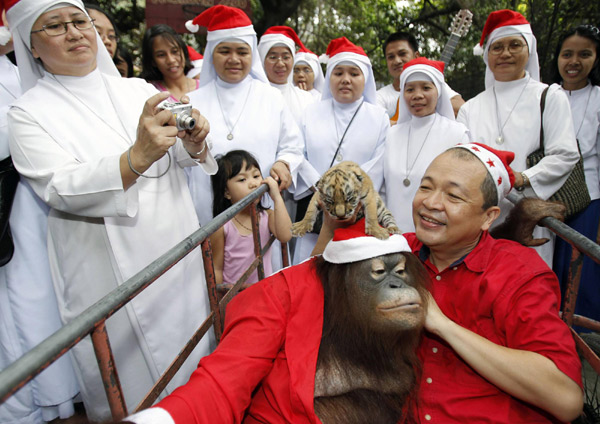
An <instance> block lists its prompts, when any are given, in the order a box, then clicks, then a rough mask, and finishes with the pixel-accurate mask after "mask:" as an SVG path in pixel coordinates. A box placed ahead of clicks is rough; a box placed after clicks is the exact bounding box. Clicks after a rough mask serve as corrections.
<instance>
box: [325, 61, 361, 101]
mask: <svg viewBox="0 0 600 424" xmlns="http://www.w3.org/2000/svg"><path fill="white" fill-rule="evenodd" d="M329 88H330V90H331V95H332V96H333V98H334V99H335V100H337V101H338V102H340V103H353V102H355V101H357V100H358V99H360V97H361V96H362V94H363V91H364V90H365V76H364V75H363V73H362V71H361V70H360V68H359V67H358V66H355V65H337V66H336V67H335V68H334V69H333V72H331V76H330V77H329Z"/></svg>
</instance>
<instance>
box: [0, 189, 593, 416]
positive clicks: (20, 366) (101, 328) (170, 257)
mask: <svg viewBox="0 0 600 424" xmlns="http://www.w3.org/2000/svg"><path fill="white" fill-rule="evenodd" d="M267 191H268V187H267V186H266V185H262V186H261V187H259V188H258V189H257V190H256V191H254V192H253V193H250V194H249V195H248V196H246V197H245V198H244V199H242V200H241V201H240V202H238V203H236V204H235V205H233V206H232V207H231V208H229V209H227V210H226V211H225V212H223V213H221V214H220V215H218V216H217V217H215V218H214V219H213V220H212V221H210V222H209V223H208V224H207V225H205V226H203V227H202V228H200V229H199V230H197V231H195V232H194V233H193V234H191V235H190V236H189V237H186V238H185V239H184V240H182V241H181V242H180V243H178V244H177V245H176V246H174V247H173V248H171V249H170V250H169V251H168V252H166V253H165V254H163V255H162V256H161V257H159V258H158V259H156V260H155V261H154V262H152V263H151V264H150V265H148V266H147V267H145V268H144V269H142V270H141V271H140V272H138V273H137V274H136V275H134V276H133V277H131V278H130V279H129V280H127V281H126V282H125V283H123V284H122V285H120V286H119V287H118V288H116V289H115V290H113V291H112V292H111V293H109V294H108V295H106V296H105V297H103V298H102V299H100V300H99V301H98V302H96V303H95V304H94V305H92V306H90V307H89V308H88V309H86V310H85V311H84V312H82V313H81V314H80V315H79V316H78V317H77V318H76V319H74V320H73V321H71V322H69V323H68V324H66V325H65V326H63V327H62V328H61V329H60V330H58V331H57V332H56V333H54V334H53V335H51V336H50V337H48V338H47V339H46V340H44V341H43V342H42V343H40V344H39V345H37V346H36V347H35V348H33V349H32V350H30V351H29V352H27V353H26V354H25V355H23V356H22V357H21V358H20V359H18V360H17V361H15V362H14V363H13V364H11V365H10V366H9V367H7V368H6V369H4V370H3V371H2V372H0V403H1V402H4V401H5V400H6V399H8V398H9V397H10V396H11V395H12V394H14V393H15V392H16V391H18V390H19V389H20V388H21V387H23V386H24V385H25V384H26V383H27V382H29V381H30V380H32V379H33V378H34V377H35V376H36V375H38V374H39V373H40V372H42V371H43V370H44V369H45V368H47V367H48V366H49V365H50V364H52V363H53V362H54V361H55V360H56V359H58V358H59V357H60V356H61V355H63V354H64V353H66V352H67V351H68V350H69V349H71V348H72V347H73V346H75V345H76V344H77V343H78V342H79V341H81V340H82V339H83V338H84V337H86V336H87V335H91V338H92V342H93V345H94V350H95V353H96V357H97V360H98V365H99V368H100V370H101V375H102V379H103V381H104V385H105V389H106V395H107V398H108V403H109V406H110V409H111V413H112V416H113V419H115V420H120V419H122V418H123V417H125V416H127V414H128V411H127V407H126V405H125V401H124V399H123V394H122V390H121V386H120V383H119V378H118V373H117V369H116V367H115V365H114V358H113V356H112V350H111V348H110V340H109V338H108V334H107V332H106V327H105V321H106V319H108V318H110V317H111V316H112V315H113V314H114V313H115V312H117V311H118V310H119V309H120V308H122V307H123V306H124V305H125V304H126V303H127V302H129V301H130V300H131V299H133V298H134V297H135V296H137V295H138V294H139V293H140V292H142V291H143V290H144V289H145V288H147V287H148V286H149V285H150V284H152V282H154V281H155V280H156V279H158V278H159V277H160V276H161V275H162V274H164V273H165V272H166V271H168V270H169V269H170V268H171V267H172V266H173V265H175V264H176V263H177V262H179V261H180V260H181V259H182V258H183V257H185V256H186V255H187V254H188V253H190V252H191V251H192V250H194V249H195V248H197V247H198V246H199V245H201V246H202V257H203V261H204V269H205V274H206V282H207V287H208V296H209V301H210V309H211V312H210V314H209V316H208V317H207V318H206V319H205V321H204V322H203V323H202V325H201V326H200V327H199V328H198V330H197V331H196V333H195V334H194V335H193V336H192V338H191V339H190V340H189V341H188V343H187V344H186V345H185V346H184V348H183V349H182V350H181V351H180V353H179V355H178V357H177V358H175V359H174V360H173V362H172V363H171V365H170V366H169V368H168V369H167V370H166V371H165V372H164V373H163V375H162V376H161V377H160V378H159V380H158V381H157V382H156V383H155V385H154V386H153V387H152V389H151V390H150V391H149V392H148V394H147V396H146V397H145V398H144V399H143V400H142V402H141V403H140V404H139V405H138V406H137V407H136V409H135V410H136V411H138V410H141V409H145V408H147V407H149V406H151V405H152V404H153V403H154V401H155V400H156V399H157V398H158V396H159V394H160V393H161V392H162V391H163V390H164V388H165V387H166V385H167V383H168V382H169V381H170V379H171V377H172V376H173V375H174V374H175V373H176V372H177V370H178V369H179V368H180V366H181V365H182V364H183V362H184V361H185V359H186V358H187V357H188V356H189V354H190V353H191V352H192V350H193V349H194V347H195V346H196V345H197V344H198V342H199V341H200V340H201V338H202V337H203V336H204V335H205V334H206V333H207V332H208V330H209V329H210V327H211V326H213V327H214V332H215V336H216V338H217V340H219V339H220V337H221V334H222V331H223V318H224V308H225V305H226V304H227V302H229V301H230V300H231V298H232V297H233V296H234V295H235V294H236V293H237V292H238V291H239V290H240V288H242V285H243V283H244V282H245V281H246V279H247V278H248V276H249V275H250V274H251V273H252V272H253V271H254V270H255V269H257V270H258V276H259V279H262V278H264V269H263V263H262V260H263V255H264V253H265V252H266V251H267V250H268V249H269V247H270V246H271V245H272V243H273V241H274V238H273V237H271V239H270V240H269V242H268V243H267V244H266V245H265V246H264V247H263V248H262V249H261V248H260V246H261V244H260V236H259V232H258V217H257V212H256V208H252V230H253V235H254V253H255V256H256V259H255V260H254V261H253V262H252V264H251V265H250V267H249V268H248V270H247V271H246V272H245V273H244V274H243V275H242V276H241V277H240V279H239V280H238V281H237V282H236V283H235V284H234V285H233V287H232V288H231V289H230V290H229V291H228V292H227V293H226V294H225V295H224V296H223V298H222V299H221V300H220V301H219V300H218V293H217V285H216V281H215V274H214V267H213V262H212V253H211V248H210V241H209V236H210V235H211V234H213V233H214V232H216V231H217V230H218V229H219V228H220V227H222V226H223V225H225V223H226V222H227V221H229V220H230V219H232V218H233V217H234V216H235V215H236V214H238V213H239V212H240V211H242V210H243V209H244V208H246V207H247V206H248V205H250V204H251V203H252V202H254V201H255V200H256V199H258V198H259V197H260V196H262V195H263V194H265V193H266V192H267ZM540 224H541V225H544V226H545V227H547V228H549V229H550V230H551V231H553V232H554V233H556V234H557V235H558V236H559V237H562V238H563V239H565V240H566V241H567V242H569V243H570V244H571V245H572V246H573V254H572V259H571V265H570V269H569V281H568V285H567V292H566V293H567V294H566V297H565V303H564V308H563V311H562V318H563V320H564V321H565V322H566V323H567V325H569V327H570V328H571V330H572V333H573V337H574V338H575V342H576V345H577V348H578V350H579V351H580V352H581V354H582V355H583V356H584V357H585V358H586V360H588V362H589V363H590V365H591V366H592V367H593V369H594V370H595V372H596V373H597V374H600V359H599V358H598V356H597V355H596V354H595V353H594V352H593V351H592V349H591V348H590V347H589V346H588V345H587V344H586V343H585V341H584V340H583V339H581V337H580V336H579V335H578V334H577V333H576V332H575V331H574V330H573V328H572V327H573V325H578V326H580V327H584V328H588V329H591V330H593V331H596V332H600V322H598V321H594V320H592V319H589V318H586V317H582V316H579V315H575V314H574V312H573V311H574V309H575V300H576V299H577V291H578V288H579V281H580V278H581V267H582V265H583V255H584V254H585V255H587V256H589V257H590V258H592V260H594V261H595V262H597V263H600V246H598V245H597V244H596V243H594V242H593V241H591V240H589V239H588V238H586V237H584V236H582V235H581V234H579V233H578V232H577V231H575V230H573V229H571V228H570V227H568V226H567V225H566V224H564V223H562V222H560V221H559V220H557V219H554V218H544V219H542V220H541V221H540ZM282 258H283V265H284V266H288V257H287V246H286V245H285V244H283V243H282Z"/></svg>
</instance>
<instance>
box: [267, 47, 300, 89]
mask: <svg viewBox="0 0 600 424" xmlns="http://www.w3.org/2000/svg"><path fill="white" fill-rule="evenodd" d="M293 66H294V56H292V53H291V52H290V49H288V48H287V47H284V46H275V47H271V48H270V49H269V52H268V53H267V56H266V57H265V63H264V68H265V73H266V74H267V78H268V79H269V81H270V82H272V83H273V84H285V83H287V80H288V77H289V76H290V73H291V72H292V67H293Z"/></svg>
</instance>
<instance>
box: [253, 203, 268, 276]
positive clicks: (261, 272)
mask: <svg viewBox="0 0 600 424" xmlns="http://www.w3.org/2000/svg"><path fill="white" fill-rule="evenodd" d="M250 219H251V220H252V239H253V240H254V256H255V257H256V258H257V259H258V260H259V261H258V266H257V270H258V271H257V272H258V279H259V281H260V280H262V279H263V278H265V266H264V264H263V256H262V254H261V245H260V227H259V219H258V211H257V210H256V208H255V207H252V208H251V209H250Z"/></svg>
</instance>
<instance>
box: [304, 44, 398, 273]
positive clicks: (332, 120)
mask: <svg viewBox="0 0 600 424" xmlns="http://www.w3.org/2000/svg"><path fill="white" fill-rule="evenodd" d="M327 55H328V56H329V60H328V62H327V73H326V76H325V88H324V91H323V99H322V100H321V101H320V102H318V103H314V104H313V105H312V106H310V107H309V108H307V109H306V112H305V114H304V117H303V119H302V126H301V130H302V132H303V134H304V140H305V160H304V162H303V163H302V168H301V170H300V174H299V177H298V185H297V188H296V191H295V197H296V199H302V198H305V197H307V196H311V195H312V192H313V190H314V185H315V184H316V183H317V181H318V180H319V178H321V175H323V174H324V173H325V171H327V170H328V169H329V168H331V167H332V166H333V165H336V164H338V163H340V162H342V161H346V160H350V161H353V162H356V163H358V164H359V165H360V167H361V168H362V169H363V170H364V171H365V172H366V173H367V174H369V176H370V177H371V180H372V181H373V185H374V187H375V190H379V189H380V188H381V185H382V183H383V150H384V142H385V136H386V133H387V131H388V129H389V127H390V123H389V118H388V117H387V115H386V113H385V110H384V109H383V108H382V107H381V106H378V105H377V100H376V95H375V79H374V77H373V72H372V69H371V62H370V61H369V58H368V57H367V55H366V53H365V52H364V50H363V49H362V48H361V47H358V46H356V45H354V44H352V43H351V42H350V41H349V40H348V39H347V38H346V37H342V38H337V39H335V40H332V41H331V42H330V43H329V46H328V47H327ZM302 218H303V216H296V220H300V219H302ZM317 237H318V235H317V234H315V233H307V234H306V235H305V236H304V237H302V238H299V239H298V240H297V241H296V249H295V252H294V263H299V262H301V261H303V260H304V259H306V258H308V257H309V256H310V255H311V252H312V250H313V247H314V246H315V243H316V241H317Z"/></svg>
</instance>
